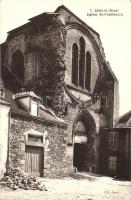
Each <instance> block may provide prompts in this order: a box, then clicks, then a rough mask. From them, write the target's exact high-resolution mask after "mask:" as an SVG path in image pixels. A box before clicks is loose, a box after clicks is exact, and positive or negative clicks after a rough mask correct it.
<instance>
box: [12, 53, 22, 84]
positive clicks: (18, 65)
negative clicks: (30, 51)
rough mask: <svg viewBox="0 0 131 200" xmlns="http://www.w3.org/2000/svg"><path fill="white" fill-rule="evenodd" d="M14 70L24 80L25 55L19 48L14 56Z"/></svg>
mask: <svg viewBox="0 0 131 200" xmlns="http://www.w3.org/2000/svg"><path fill="white" fill-rule="evenodd" d="M11 66H12V71H13V72H14V73H15V75H16V76H17V77H18V78H19V79H20V80H21V81H24V56H23V54H22V53H21V51H19V50H17V51H16V52H15V53H14V54H13V56H12V63H11Z"/></svg>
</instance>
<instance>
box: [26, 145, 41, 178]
mask: <svg viewBox="0 0 131 200" xmlns="http://www.w3.org/2000/svg"><path fill="white" fill-rule="evenodd" d="M43 163H44V156H43V148H41V147H36V146H26V152H25V172H26V173H28V174H30V175H33V176H42V175H43Z"/></svg>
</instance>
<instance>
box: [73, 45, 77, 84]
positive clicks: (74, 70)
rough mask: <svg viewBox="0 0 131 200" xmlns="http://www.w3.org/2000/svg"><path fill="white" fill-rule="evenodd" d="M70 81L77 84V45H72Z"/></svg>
mask: <svg viewBox="0 0 131 200" xmlns="http://www.w3.org/2000/svg"><path fill="white" fill-rule="evenodd" d="M72 83H74V84H75V85H76V86H78V46H77V44H76V43H74V44H73V46H72Z"/></svg>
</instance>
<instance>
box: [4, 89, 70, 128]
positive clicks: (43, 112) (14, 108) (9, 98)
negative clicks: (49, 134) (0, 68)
mask: <svg viewBox="0 0 131 200" xmlns="http://www.w3.org/2000/svg"><path fill="white" fill-rule="evenodd" d="M4 99H5V101H6V102H8V103H10V105H11V109H10V110H11V114H16V115H22V116H24V117H26V118H27V117H29V118H33V119H36V120H40V121H41V120H42V121H46V122H48V123H55V124H56V123H57V124H64V125H66V124H65V122H64V120H62V119H60V118H58V117H56V116H55V114H54V115H53V114H52V113H51V112H50V111H48V109H47V108H45V109H40V110H39V116H33V115H31V114H30V113H29V112H28V111H26V110H24V109H23V108H22V107H21V106H20V105H19V104H17V102H16V101H15V99H13V92H12V91H10V90H9V89H7V88H5V98H4Z"/></svg>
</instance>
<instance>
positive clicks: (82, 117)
mask: <svg viewBox="0 0 131 200" xmlns="http://www.w3.org/2000/svg"><path fill="white" fill-rule="evenodd" d="M95 138H96V125H95V121H94V119H93V117H92V116H91V114H90V113H89V112H88V111H87V110H86V111H83V112H81V114H79V116H78V117H77V119H76V120H75V123H74V128H73V144H74V152H73V166H74V167H76V168H77V170H78V171H89V172H93V171H95V160H96V158H95V149H96V148H95V146H96V141H95Z"/></svg>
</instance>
